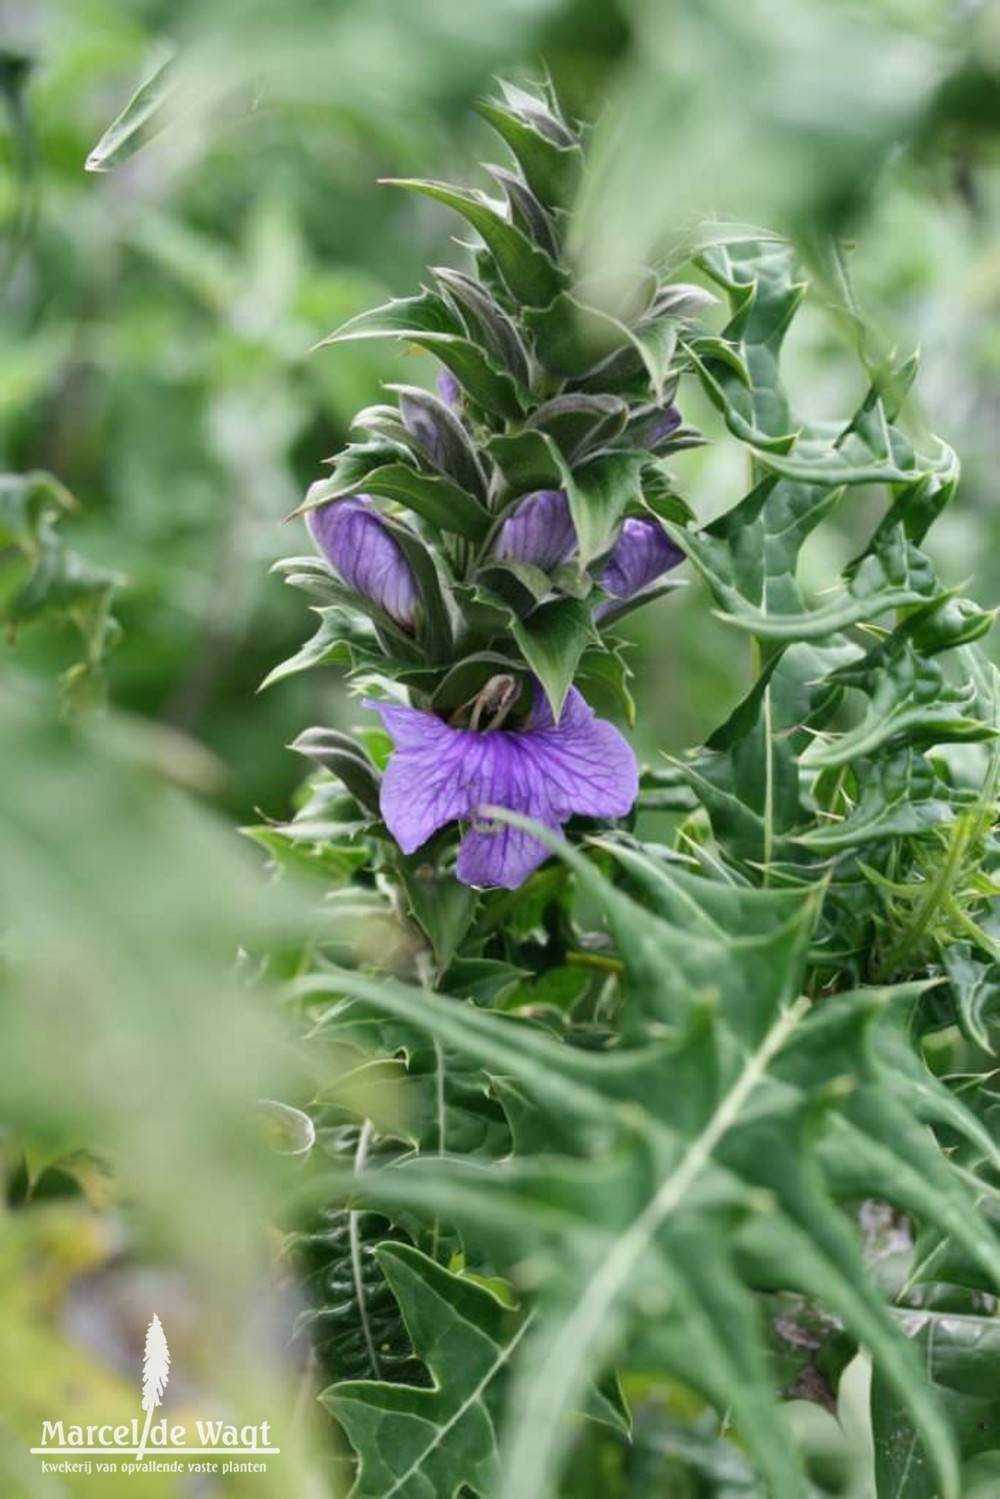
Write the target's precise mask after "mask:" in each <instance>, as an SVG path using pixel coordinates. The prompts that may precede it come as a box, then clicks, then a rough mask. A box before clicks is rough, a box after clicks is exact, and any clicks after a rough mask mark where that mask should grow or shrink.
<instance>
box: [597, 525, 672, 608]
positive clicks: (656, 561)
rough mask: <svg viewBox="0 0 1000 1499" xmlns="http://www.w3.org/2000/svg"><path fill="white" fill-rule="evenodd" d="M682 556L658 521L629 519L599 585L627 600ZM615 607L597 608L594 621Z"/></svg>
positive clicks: (609, 605) (623, 527)
mask: <svg viewBox="0 0 1000 1499" xmlns="http://www.w3.org/2000/svg"><path fill="white" fill-rule="evenodd" d="M683 561H684V553H683V552H682V551H681V549H680V547H678V546H675V545H674V543H673V542H672V541H671V540H670V537H669V536H668V535H667V533H666V532H665V531H664V529H663V527H662V526H661V525H660V523H659V521H655V520H643V519H641V518H636V517H633V516H630V517H629V518H628V520H626V521H625V522H624V523H623V524H622V528H621V530H620V531H619V533H618V540H617V541H616V542H615V545H614V548H613V550H612V552H611V556H610V557H609V558H608V560H607V562H606V563H605V564H604V570H603V571H602V573H601V577H600V584H601V587H602V588H603V589H604V591H605V592H606V593H610V594H611V595H612V597H613V598H615V599H630V598H633V597H634V595H635V594H637V593H639V592H640V591H641V590H642V589H643V588H645V587H647V586H648V584H650V583H652V582H653V581H654V580H655V579H656V578H659V577H660V576H661V575H662V574H663V573H665V572H669V571H670V569H671V568H672V567H676V566H677V564H678V563H679V562H683ZM612 608H614V605H613V604H612V603H611V602H610V601H609V602H605V603H603V604H599V605H598V607H597V609H596V611H595V618H597V619H600V618H601V617H602V616H603V615H604V614H606V613H607V612H608V611H609V610H610V609H612Z"/></svg>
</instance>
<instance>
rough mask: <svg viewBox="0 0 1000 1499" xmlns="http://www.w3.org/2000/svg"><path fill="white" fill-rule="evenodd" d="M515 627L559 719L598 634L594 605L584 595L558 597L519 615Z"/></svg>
mask: <svg viewBox="0 0 1000 1499" xmlns="http://www.w3.org/2000/svg"><path fill="white" fill-rule="evenodd" d="M511 629H512V631H513V635H514V639H515V640H516V641H517V643H518V646H519V647H520V650H521V653H522V655H523V656H524V659H525V661H527V663H528V665H529V666H530V667H531V669H532V671H533V672H534V674H535V676H536V677H537V678H538V680H539V682H541V684H542V689H543V691H544V692H545V696H546V697H547V698H548V700H549V705H550V707H551V708H552V714H553V717H554V718H555V720H556V722H557V723H558V722H559V718H560V715H561V714H562V709H563V703H564V702H565V701H566V694H567V693H568V692H569V689H570V687H571V686H572V685H573V678H574V676H575V674H576V668H577V666H578V665H579V662H580V658H581V656H582V655H583V653H584V651H585V650H586V649H587V646H588V645H590V644H591V642H593V641H594V640H595V639H596V638H597V635H596V631H595V629H594V622H593V619H592V617H591V611H590V606H589V605H588V604H587V603H585V602H584V601H583V600H582V599H555V600H553V602H552V603H549V604H541V605H539V607H538V608H537V609H535V610H533V611H532V613H531V614H529V615H528V617H527V619H515V620H514V621H513V623H512V625H511Z"/></svg>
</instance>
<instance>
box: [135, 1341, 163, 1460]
mask: <svg viewBox="0 0 1000 1499" xmlns="http://www.w3.org/2000/svg"><path fill="white" fill-rule="evenodd" d="M169 1378H170V1349H169V1348H168V1347H167V1339H166V1334H165V1333H164V1331H163V1326H162V1324H161V1322H160V1319H159V1317H158V1316H157V1315H156V1313H155V1312H154V1313H153V1320H152V1322H150V1324H149V1326H148V1327H147V1328H146V1352H145V1354H144V1356H143V1360H142V1408H143V1410H144V1411H145V1412H146V1425H145V1426H144V1427H143V1432H142V1441H141V1442H140V1443H139V1450H138V1452H137V1453H136V1461H137V1462H140V1463H141V1462H142V1459H143V1454H144V1453H145V1450H146V1439H147V1437H148V1436H149V1424H150V1422H151V1421H152V1419H153V1411H154V1410H155V1409H156V1407H157V1406H158V1405H159V1403H160V1399H161V1397H162V1395H163V1391H164V1390H165V1389H166V1387H167V1380H168V1379H169Z"/></svg>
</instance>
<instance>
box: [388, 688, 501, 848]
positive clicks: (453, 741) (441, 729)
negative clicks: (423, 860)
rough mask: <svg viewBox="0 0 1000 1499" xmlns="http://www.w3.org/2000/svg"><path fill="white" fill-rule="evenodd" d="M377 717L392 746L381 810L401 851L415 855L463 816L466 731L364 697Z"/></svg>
mask: <svg viewBox="0 0 1000 1499" xmlns="http://www.w3.org/2000/svg"><path fill="white" fill-rule="evenodd" d="M365 707H366V708H373V709H374V710H375V711H376V712H377V713H380V714H381V715H382V722H383V723H384V724H385V726H386V728H387V729H388V731H389V733H390V734H391V735H392V738H393V740H394V742H395V745H396V753H395V754H394V755H392V756H391V758H390V760H389V764H388V766H387V767H386V770H385V774H384V775H383V777H382V790H381V794H380V808H381V812H382V817H383V819H384V821H385V825H386V827H387V828H388V829H389V832H390V833H391V834H392V836H393V837H394V838H395V840H396V842H397V843H398V844H399V846H400V848H401V849H402V850H403V852H404V854H412V853H415V852H416V850H417V849H418V848H419V847H420V846H421V844H423V843H426V842H427V840H428V838H430V837H432V836H433V834H434V833H436V832H437V831H438V829H439V828H443V827H444V826H445V825H446V824H447V823H449V822H454V821H455V820H456V819H457V818H459V817H465V816H467V815H468V812H469V809H470V806H471V805H472V803H470V800H469V796H468V793H467V789H466V782H467V779H468V775H469V772H470V770H471V769H472V766H471V764H470V760H471V758H472V757H471V756H470V750H472V749H474V746H470V745H467V744H466V743H465V740H467V739H472V740H475V739H479V738H480V737H482V736H480V735H478V734H466V733H464V732H462V731H461V730H457V729H452V728H450V727H449V726H448V724H446V723H444V722H443V721H442V720H441V719H440V718H436V717H435V715H434V714H433V713H421V712H420V710H419V709H417V708H405V707H402V706H397V705H395V704H390V703H377V702H373V701H371V700H369V699H365Z"/></svg>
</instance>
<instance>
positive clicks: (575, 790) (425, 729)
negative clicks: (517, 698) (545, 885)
mask: <svg viewBox="0 0 1000 1499" xmlns="http://www.w3.org/2000/svg"><path fill="white" fill-rule="evenodd" d="M365 706H366V707H369V708H374V709H375V710H376V711H377V712H379V713H381V715H382V719H383V722H384V723H385V726H386V728H387V729H388V731H389V733H390V734H391V735H392V738H393V740H394V741H395V744H396V751H395V753H394V754H393V755H392V757H391V758H390V760H389V765H388V768H387V769H386V772H385V775H384V776H383V778H382V793H381V811H382V816H383V818H384V819H385V823H386V826H387V827H388V829H389V831H390V833H391V834H392V836H393V837H394V838H395V840H396V842H397V843H398V844H399V846H400V848H401V849H402V850H403V852H404V853H406V854H412V853H414V852H415V851H416V850H417V849H418V848H419V847H420V846H421V844H423V843H426V842H427V839H428V838H430V837H431V835H432V834H433V833H436V832H437V831H438V829H439V828H443V827H444V826H445V824H446V823H449V822H454V821H456V820H457V819H460V820H461V821H463V822H468V823H469V827H468V829H467V831H466V832H465V835H464V837H463V838H462V842H461V845H460V847H459V850H458V866H457V873H458V878H459V879H460V880H461V881H462V882H463V883H464V884H466V885H502V886H503V887H504V888H505V889H507V890H513V889H515V888H516V887H517V886H518V885H520V884H522V883H523V882H524V881H525V880H526V879H527V878H528V876H529V874H531V873H532V871H533V870H535V869H537V868H538V866H539V864H541V863H543V862H544V860H545V859H546V858H547V857H548V852H549V851H548V849H547V848H546V847H545V846H544V844H542V843H539V841H538V839H537V838H533V837H532V836H531V835H530V833H524V832H522V831H521V830H520V828H513V827H509V826H507V825H506V824H503V823H496V822H490V821H488V820H487V819H485V818H484V817H483V816H482V815H481V813H480V811H479V809H480V808H482V807H489V806H496V807H503V808H507V809H509V810H510V811H512V812H522V813H524V814H525V816H527V817H532V818H534V819H535V821H536V822H540V823H542V824H543V825H544V826H545V827H547V828H552V829H553V831H558V830H559V829H560V828H561V827H562V825H563V823H565V822H567V821H568V820H569V818H570V817H572V816H573V815H574V813H579V814H581V815H584V816H588V817H624V816H625V814H626V813H627V812H629V811H630V810H631V807H632V803H633V802H634V801H635V798H636V795H637V793H638V789H639V777H638V770H637V767H636V762H635V757H634V755H633V754H632V751H631V749H630V748H629V746H628V744H627V743H626V741H625V740H624V739H623V738H622V736H621V734H619V732H618V730H617V729H616V728H613V727H612V725H611V724H609V723H604V722H602V721H601V720H600V719H597V718H595V717H594V714H593V711H592V709H591V708H590V707H588V705H587V703H586V701H585V700H584V698H583V697H581V695H580V693H579V692H577V690H576V688H570V691H569V696H568V697H567V699H566V704H565V706H564V708H563V712H562V717H561V718H560V720H559V723H558V724H556V723H555V721H554V720H553V717H552V713H551V711H550V709H549V707H548V704H547V703H546V701H545V699H544V698H543V697H542V696H541V694H540V693H537V695H536V699H535V704H534V707H533V708H532V711H531V712H530V714H529V715H528V720H527V722H526V723H525V725H524V727H523V728H521V729H499V728H495V729H487V730H485V731H483V732H479V733H477V732H475V731H473V730H471V729H457V728H453V727H451V725H450V724H447V723H445V722H444V721H443V720H442V719H440V718H437V717H435V716H434V714H432V713H422V712H420V711H419V710H418V709H416V708H404V707H398V706H396V705H395V704H389V703H376V702H367V703H366V705H365Z"/></svg>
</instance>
